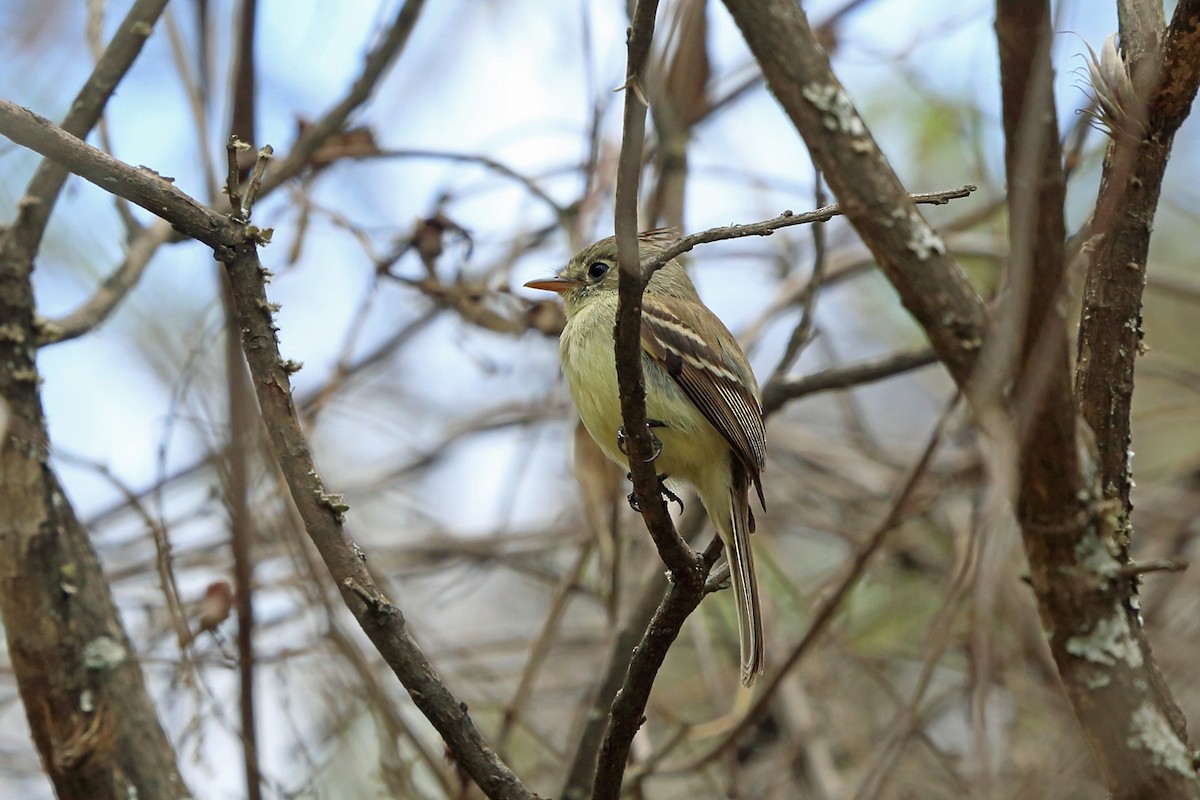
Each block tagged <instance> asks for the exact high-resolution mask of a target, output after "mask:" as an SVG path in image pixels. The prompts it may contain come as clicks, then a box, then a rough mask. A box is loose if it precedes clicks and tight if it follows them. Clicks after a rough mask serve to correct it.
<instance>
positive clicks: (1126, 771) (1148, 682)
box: [996, 0, 1200, 800]
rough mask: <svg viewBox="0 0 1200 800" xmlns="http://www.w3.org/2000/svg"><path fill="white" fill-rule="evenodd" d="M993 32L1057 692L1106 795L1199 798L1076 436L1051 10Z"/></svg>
mask: <svg viewBox="0 0 1200 800" xmlns="http://www.w3.org/2000/svg"><path fill="white" fill-rule="evenodd" d="M996 35H997V41H998V44H999V52H1000V75H1001V89H1002V103H1003V118H1004V131H1005V139H1006V142H1005V162H1006V172H1007V177H1008V183H1009V196H1010V207H1011V208H1012V209H1013V211H1012V214H1013V221H1012V225H1011V226H1010V238H1011V250H1012V253H1013V255H1012V265H1011V270H1012V271H1013V272H1018V271H1019V270H1022V269H1027V270H1028V277H1027V279H1026V280H1024V281H1023V283H1024V284H1025V285H1027V287H1028V291H1026V292H1025V303H1026V306H1027V308H1026V310H1025V313H1024V314H1023V316H1024V325H1023V328H1024V330H1023V343H1022V346H1021V350H1020V364H1019V367H1018V370H1017V373H1016V383H1015V385H1016V387H1017V388H1016V391H1017V397H1016V398H1015V404H1014V408H1015V414H1016V419H1015V420H1014V422H1015V427H1016V430H1017V431H1018V440H1017V441H1018V444H1019V455H1018V462H1019V475H1020V477H1019V482H1020V489H1019V500H1018V517H1019V519H1020V523H1021V529H1022V535H1023V539H1024V542H1025V548H1026V552H1027V553H1028V555H1029V565H1030V578H1031V583H1032V584H1033V587H1034V591H1035V593H1036V594H1037V598H1038V609H1039V612H1040V614H1041V617H1042V621H1043V626H1044V627H1045V628H1046V630H1047V631H1049V633H1050V650H1051V653H1052V654H1053V656H1054V660H1055V663H1056V664H1057V666H1058V670H1059V674H1060V675H1061V677H1062V680H1063V686H1064V688H1065V690H1066V693H1067V696H1068V698H1069V699H1070V701H1071V704H1072V706H1073V708H1074V711H1075V714H1076V717H1077V718H1078V720H1079V723H1080V728H1081V731H1082V733H1083V737H1084V739H1085V741H1087V743H1088V745H1089V747H1090V748H1091V750H1092V753H1093V755H1094V757H1095V759H1096V763H1097V765H1098V766H1099V767H1100V771H1101V772H1102V773H1103V775H1104V777H1105V780H1106V782H1107V784H1108V786H1109V789H1110V791H1111V792H1112V794H1113V797H1114V798H1118V799H1119V800H1125V799H1128V800H1134V798H1143V797H1155V798H1176V797H1180V798H1185V797H1186V798H1196V797H1200V784H1198V783H1197V781H1196V776H1195V772H1194V769H1193V766H1192V761H1191V756H1190V754H1189V749H1188V745H1187V742H1186V738H1184V734H1183V732H1182V730H1181V728H1180V726H1179V725H1178V724H1177V723H1176V721H1175V719H1174V715H1175V714H1176V712H1175V711H1174V704H1173V702H1172V701H1171V700H1170V697H1169V693H1168V692H1167V691H1166V688H1165V685H1163V683H1162V681H1161V679H1160V678H1159V677H1158V675H1157V667H1156V666H1155V665H1154V664H1153V661H1152V660H1151V658H1150V653H1149V647H1148V645H1147V643H1146V640H1145V636H1144V632H1143V631H1142V628H1141V626H1140V620H1139V618H1138V616H1137V615H1136V614H1135V613H1133V612H1132V610H1131V608H1130V605H1129V602H1128V601H1129V595H1128V592H1127V586H1128V581H1125V580H1123V579H1122V578H1121V572H1120V567H1121V565H1120V563H1119V561H1118V560H1117V558H1116V555H1117V554H1118V553H1119V547H1118V541H1119V533H1120V531H1119V520H1118V519H1117V515H1116V514H1114V513H1112V511H1111V509H1110V508H1109V507H1108V504H1107V503H1105V502H1103V499H1102V497H1101V496H1100V491H1099V481H1098V480H1097V475H1096V474H1095V471H1096V464H1095V463H1094V462H1093V454H1092V452H1091V451H1090V449H1089V445H1090V444H1091V441H1090V437H1086V436H1085V437H1083V438H1082V439H1077V437H1078V436H1079V434H1078V432H1077V425H1076V410H1075V404H1074V398H1073V392H1072V386H1071V376H1070V364H1069V353H1068V348H1067V338H1066V320H1065V317H1066V312H1065V309H1064V306H1063V300H1064V289H1065V287H1064V276H1065V264H1064V251H1065V248H1064V239H1065V224H1064V221H1063V200H1064V196H1065V181H1064V177H1063V170H1062V166H1061V153H1060V150H1059V144H1058V141H1059V140H1058V124H1057V119H1056V116H1055V112H1054V98H1053V92H1052V89H1051V84H1052V81H1053V72H1052V69H1051V66H1050V58H1049V49H1050V41H1051V28H1050V9H1049V3H1048V2H1046V0H1000V1H999V2H997V5H996ZM1030 43H1034V46H1032V47H1031V46H1030ZM1017 300H1018V301H1019V298H1017ZM1129 390H1130V391H1131V390H1132V387H1131V386H1130V387H1129Z"/></svg>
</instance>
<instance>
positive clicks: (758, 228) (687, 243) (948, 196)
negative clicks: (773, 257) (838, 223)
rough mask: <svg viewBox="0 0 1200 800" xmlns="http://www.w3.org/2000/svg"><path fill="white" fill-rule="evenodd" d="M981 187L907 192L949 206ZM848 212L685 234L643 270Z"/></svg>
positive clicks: (834, 207) (787, 215)
mask: <svg viewBox="0 0 1200 800" xmlns="http://www.w3.org/2000/svg"><path fill="white" fill-rule="evenodd" d="M977 188H978V187H976V186H975V185H973V184H969V183H968V184H966V185H965V186H962V187H960V188H958V189H946V190H943V191H940V192H916V193H912V194H908V195H906V197H907V198H908V200H909V201H910V202H912V203H918V204H922V203H923V204H932V205H939V206H940V205H945V204H946V203H949V202H950V201H951V200H958V199H960V198H963V197H968V196H970V194H971V193H972V192H974V191H975V190H976V189H977ZM844 213H845V212H844V211H843V210H842V206H841V204H840V203H831V204H830V205H827V206H824V207H822V208H818V209H815V210H813V211H806V212H804V213H802V214H795V213H793V212H791V211H784V212H783V213H782V214H780V215H779V216H778V217H775V218H774V219H768V220H763V221H762V222H750V223H747V224H745V225H729V226H726V227H721V228H709V229H708V230H704V231H700V232H699V233H693V234H691V235H689V236H684V237H683V238H682V239H680V240H679V241H677V242H675V243H674V244H672V245H671V246H670V247H666V248H664V249H663V250H661V251H660V252H659V253H658V255H656V256H655V257H654V258H652V259H650V260H648V261H647V262H646V263H644V264H643V265H642V270H643V271H644V272H645V273H646V274H647V275H648V274H650V273H651V272H653V271H655V270H657V269H659V268H660V267H662V266H663V265H664V264H666V263H667V262H668V261H670V260H671V259H672V258H675V257H677V256H680V255H682V254H684V253H686V252H688V251H689V250H691V249H693V248H694V247H696V246H697V245H701V244H709V243H710V242H720V241H723V240H725V239H740V238H743V237H746V236H770V235H771V234H772V233H774V232H775V231H777V230H779V229H780V228H788V227H791V226H792V225H808V224H809V223H813V222H828V221H829V220H831V219H833V218H834V217H836V216H840V215H842V214H844Z"/></svg>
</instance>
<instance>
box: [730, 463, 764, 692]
mask: <svg viewBox="0 0 1200 800" xmlns="http://www.w3.org/2000/svg"><path fill="white" fill-rule="evenodd" d="M729 505H730V508H729V511H730V520H731V522H732V525H731V526H730V527H731V529H732V530H731V531H730V532H729V535H728V536H727V537H725V558H726V559H728V561H729V578H730V583H731V585H732V587H733V598H734V605H735V606H736V607H737V618H738V640H739V642H740V645H741V648H740V649H741V656H742V684H743V685H744V686H751V685H752V684H753V683H754V679H755V678H757V677H758V676H759V675H761V674H762V671H763V625H762V610H761V608H760V607H759V602H758V581H757V579H756V578H755V575H754V553H753V552H751V550H750V527H751V524H752V523H751V521H750V520H751V517H750V480H749V476H748V475H747V474H746V470H745V469H744V468H742V466H741V464H738V463H736V460H735V464H734V468H733V486H732V491H730V493H729Z"/></svg>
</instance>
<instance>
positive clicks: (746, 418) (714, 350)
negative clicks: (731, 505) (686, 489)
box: [642, 294, 767, 501]
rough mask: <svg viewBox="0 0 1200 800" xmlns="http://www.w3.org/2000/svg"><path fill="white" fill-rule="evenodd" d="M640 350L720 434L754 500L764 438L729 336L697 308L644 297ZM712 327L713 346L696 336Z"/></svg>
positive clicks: (749, 381)
mask: <svg viewBox="0 0 1200 800" xmlns="http://www.w3.org/2000/svg"><path fill="white" fill-rule="evenodd" d="M643 299H644V305H643V308H642V348H643V349H644V350H645V351H646V353H647V354H648V355H649V356H650V357H651V358H653V359H654V360H655V361H657V362H658V363H660V364H662V366H663V368H665V369H666V371H667V373H668V374H669V375H670V376H671V377H672V378H674V379H675V382H676V383H677V384H678V385H679V388H681V389H683V392H684V394H686V395H687V397H688V399H689V400H691V401H692V403H694V404H695V406H696V408H698V409H700V411H701V413H703V414H704V416H705V418H706V419H707V420H708V421H709V422H710V423H712V426H713V427H714V428H716V429H717V431H719V432H720V434H721V435H722V436H724V437H725V440H726V441H728V442H729V446H730V447H731V448H733V452H734V453H735V454H736V455H737V457H738V460H739V461H741V462H742V464H743V465H745V467H746V468H747V470H748V471H749V473H750V475H751V477H752V479H753V481H754V485H755V488H756V489H757V490H758V495H759V500H760V501H761V500H762V483H761V481H760V479H759V473H760V472H762V469H763V466H764V463H765V456H766V449H767V437H766V430H765V428H764V426H763V413H762V404H761V403H760V402H759V399H758V397H757V392H756V389H757V384H756V383H755V381H754V375H753V374H749V375H747V374H745V373H746V372H747V371H748V368H746V369H741V368H739V367H738V365H737V364H736V362H735V361H734V360H733V359H732V358H730V357H729V356H728V355H727V353H729V352H730V351H733V352H736V353H740V352H741V350H740V348H738V345H737V341H736V340H735V339H734V338H733V334H731V333H730V332H729V330H728V329H727V328H726V327H725V326H724V325H723V324H721V321H720V320H719V319H717V318H716V316H715V315H712V312H711V311H708V309H706V308H704V306H702V305H700V304H699V303H695V302H691V301H688V300H684V299H682V298H678V297H672V296H665V297H664V296H656V295H650V294H647V295H644V298H643ZM702 315H704V316H707V317H708V323H709V325H708V327H710V328H712V327H713V325H712V324H711V323H715V329H716V332H717V340H716V341H715V342H711V343H710V342H708V341H705V339H704V338H703V337H702V336H701V335H700V334H699V333H698V332H697V331H698V330H699V326H698V325H697V321H698V320H699V319H700V317H701V316H702Z"/></svg>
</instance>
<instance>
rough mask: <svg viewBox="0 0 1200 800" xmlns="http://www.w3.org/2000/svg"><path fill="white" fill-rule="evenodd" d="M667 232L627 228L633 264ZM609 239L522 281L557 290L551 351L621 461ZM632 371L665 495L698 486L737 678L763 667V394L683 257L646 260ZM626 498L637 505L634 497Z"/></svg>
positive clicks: (587, 421)
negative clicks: (754, 499)
mask: <svg viewBox="0 0 1200 800" xmlns="http://www.w3.org/2000/svg"><path fill="white" fill-rule="evenodd" d="M671 238H673V231H668V230H666V229H661V228H660V229H654V230H650V231H645V232H643V233H642V234H640V235H639V236H638V248H639V257H640V259H641V260H642V262H645V261H646V260H648V259H652V258H654V257H655V256H657V255H658V254H659V253H661V252H662V249H663V247H665V243H666V242H668V241H670V239H671ZM618 272H619V269H618V266H617V244H616V239H615V237H608V238H605V239H601V240H599V241H597V242H595V243H594V244H591V245H589V246H587V247H585V248H583V249H582V250H580V251H579V252H578V253H576V254H575V255H574V256H573V257H572V258H571V259H570V260H569V261H568V262H567V265H566V266H565V267H564V268H563V269H561V270H559V271H558V273H557V274H556V275H555V276H554V277H552V278H540V279H537V280H532V281H529V282H528V283H526V284H525V286H526V287H528V288H531V289H542V290H547V291H551V292H556V293H557V294H558V295H560V296H561V297H562V300H563V304H564V307H565V311H566V320H567V321H566V325H565V327H564V328H563V331H562V334H561V336H560V340H559V354H560V358H561V361H562V367H563V373H564V375H565V377H566V381H567V387H568V389H569V390H570V393H571V398H572V400H573V401H574V403H575V408H576V410H577V411H578V413H579V417H580V419H581V420H582V422H583V425H584V427H585V428H586V429H587V431H588V433H589V434H590V435H591V437H592V439H594V440H595V442H596V444H597V445H598V446H599V447H600V449H601V450H602V451H604V453H605V454H606V455H607V456H608V457H609V458H610V459H612V460H613V461H615V462H616V463H617V464H619V465H621V466H623V467H625V466H627V464H628V460H627V456H626V455H625V453H624V428H623V420H622V416H621V404H620V396H619V393H618V389H617V371H616V357H615V352H614V346H613V341H614V340H613V328H614V324H615V321H616V313H617V280H618ZM641 345H642V371H643V373H644V375H645V383H646V417H647V421H648V425H649V427H650V430H651V435H652V436H653V437H654V445H655V449H656V450H657V455H656V457H655V468H656V470H657V471H658V472H659V473H660V475H659V478H660V482H662V481H665V483H663V484H662V489H663V492H664V496H666V497H667V498H668V499H678V498H677V497H676V496H675V495H674V493H673V492H672V491H671V489H670V488H668V487H669V486H671V485H673V484H675V485H677V483H678V482H684V483H687V484H690V485H691V486H693V487H694V488H695V489H696V491H697V493H698V494H699V496H700V502H701V503H702V504H703V505H704V508H705V510H706V511H707V513H708V517H709V519H710V520H711V521H712V523H713V527H714V528H716V531H717V534H718V535H719V536H720V538H721V542H722V544H723V545H724V549H725V555H726V560H727V561H728V563H729V574H730V583H731V586H732V588H733V595H734V605H735V607H736V609H737V620H738V640H739V649H740V656H741V679H742V684H743V685H745V686H747V687H749V686H751V685H753V683H754V679H755V678H756V677H757V676H758V675H760V674H761V673H762V670H763V664H764V660H763V644H764V642H763V623H762V610H761V605H760V602H759V595H758V583H757V580H756V577H755V573H754V554H753V552H752V551H751V548H750V534H751V532H752V531H753V530H754V516H753V514H752V512H751V509H750V488H751V486H753V488H754V489H755V491H756V493H757V495H758V500H759V503H760V505H761V506H762V507H763V508H764V509H765V507H766V502H765V498H764V496H763V488H762V472H763V469H764V467H765V456H766V430H765V425H764V421H763V412H762V394H761V392H760V391H759V388H758V382H757V380H756V379H755V377H754V372H753V370H752V369H751V367H750V362H749V361H748V360H747V358H746V355H745V353H743V352H742V349H741V347H740V346H739V345H738V343H737V339H736V338H734V336H733V334H732V333H730V332H729V329H728V328H726V327H725V325H724V324H723V323H722V322H721V320H720V319H719V318H718V317H717V315H716V314H714V313H713V312H712V311H711V310H710V309H709V308H708V307H707V306H706V305H704V303H703V301H701V299H700V295H699V293H697V291H696V287H695V286H694V285H693V284H692V281H691V279H690V278H689V277H688V274H687V272H686V271H685V269H684V267H683V264H681V263H680V262H679V261H678V260H675V259H672V260H670V261H668V262H667V263H666V264H664V265H663V266H662V267H661V268H660V269H659V270H657V271H656V272H655V273H654V274H653V275H652V276H651V277H650V280H649V282H648V283H647V284H646V290H645V293H644V295H643V297H642V325H641ZM635 508H636V506H635Z"/></svg>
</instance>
